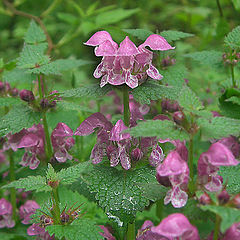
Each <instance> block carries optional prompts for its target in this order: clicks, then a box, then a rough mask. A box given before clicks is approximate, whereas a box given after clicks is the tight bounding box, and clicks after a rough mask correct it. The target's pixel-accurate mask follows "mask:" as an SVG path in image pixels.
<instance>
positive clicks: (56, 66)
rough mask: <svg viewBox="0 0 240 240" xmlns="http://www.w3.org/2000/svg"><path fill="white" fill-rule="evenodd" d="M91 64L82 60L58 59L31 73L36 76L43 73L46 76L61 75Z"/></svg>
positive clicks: (32, 70)
mask: <svg viewBox="0 0 240 240" xmlns="http://www.w3.org/2000/svg"><path fill="white" fill-rule="evenodd" d="M91 63H92V62H91V61H87V60H81V59H58V60H56V61H53V62H50V63H48V64H45V65H42V66H40V67H38V68H34V69H31V70H29V71H30V72H32V73H35V74H39V73H43V74H45V75H49V74H54V75H60V74H61V73H62V72H64V71H68V70H71V69H74V68H77V67H80V66H84V65H88V64H91Z"/></svg>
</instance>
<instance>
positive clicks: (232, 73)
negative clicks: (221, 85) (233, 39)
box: [230, 64, 237, 88]
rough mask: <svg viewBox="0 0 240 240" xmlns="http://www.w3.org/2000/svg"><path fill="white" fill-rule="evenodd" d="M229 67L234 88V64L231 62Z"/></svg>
mask: <svg viewBox="0 0 240 240" xmlns="http://www.w3.org/2000/svg"><path fill="white" fill-rule="evenodd" d="M230 68H231V76H232V86H233V87H234V88H235V87H237V85H236V81H235V77H234V65H233V64H231V65H230Z"/></svg>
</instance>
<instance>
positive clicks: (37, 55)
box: [17, 44, 50, 73]
mask: <svg viewBox="0 0 240 240" xmlns="http://www.w3.org/2000/svg"><path fill="white" fill-rule="evenodd" d="M44 50H45V49H44V46H43V45H42V44H41V45H37V46H36V45H25V46H24V47H23V50H22V52H21V53H20V57H19V58H18V62H17V65H18V67H19V68H25V69H31V70H29V72H33V73H34V69H37V68H39V67H40V66H41V65H44V64H47V63H49V61H50V58H49V57H48V56H46V55H44Z"/></svg>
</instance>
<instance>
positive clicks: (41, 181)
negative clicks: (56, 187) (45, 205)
mask: <svg viewBox="0 0 240 240" xmlns="http://www.w3.org/2000/svg"><path fill="white" fill-rule="evenodd" d="M11 187H14V188H24V189H25V191H33V190H35V191H36V192H41V191H51V187H50V186H48V185H47V183H46V178H45V177H42V176H29V177H27V178H20V179H19V180H17V181H14V182H11V183H9V184H7V185H4V186H3V188H11Z"/></svg>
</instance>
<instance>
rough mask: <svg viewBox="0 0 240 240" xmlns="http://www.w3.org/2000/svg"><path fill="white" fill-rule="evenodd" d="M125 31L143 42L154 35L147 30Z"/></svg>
mask: <svg viewBox="0 0 240 240" xmlns="http://www.w3.org/2000/svg"><path fill="white" fill-rule="evenodd" d="M123 31H124V32H126V33H128V34H131V35H132V36H134V37H137V38H138V39H140V40H142V41H145V40H146V39H147V38H148V37H149V36H150V35H151V34H154V33H153V32H152V31H149V30H146V29H123Z"/></svg>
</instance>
